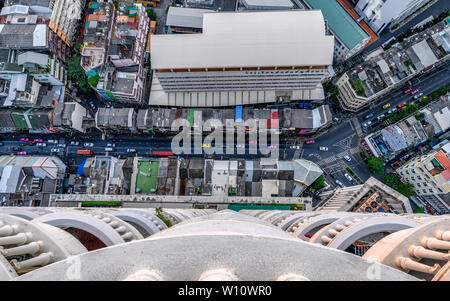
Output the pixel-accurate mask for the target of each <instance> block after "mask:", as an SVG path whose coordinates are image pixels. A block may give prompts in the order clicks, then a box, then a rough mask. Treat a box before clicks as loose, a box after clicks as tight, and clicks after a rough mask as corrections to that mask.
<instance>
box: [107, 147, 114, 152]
mask: <svg viewBox="0 0 450 301" xmlns="http://www.w3.org/2000/svg"><path fill="white" fill-rule="evenodd" d="M113 151H114V148H112V147H106V148H105V152H113Z"/></svg>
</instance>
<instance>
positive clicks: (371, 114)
mask: <svg viewBox="0 0 450 301" xmlns="http://www.w3.org/2000/svg"><path fill="white" fill-rule="evenodd" d="M372 117H373V113H370V114H369V115H367V116H366V117H364V119H369V118H372Z"/></svg>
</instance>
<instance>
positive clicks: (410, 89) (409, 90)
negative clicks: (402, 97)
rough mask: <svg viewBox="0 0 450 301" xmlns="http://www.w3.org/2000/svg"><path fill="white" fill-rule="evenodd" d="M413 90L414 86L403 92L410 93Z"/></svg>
mask: <svg viewBox="0 0 450 301" xmlns="http://www.w3.org/2000/svg"><path fill="white" fill-rule="evenodd" d="M411 91H412V88H409V89H406V90H405V91H404V92H403V93H404V94H408V93H410V92H411Z"/></svg>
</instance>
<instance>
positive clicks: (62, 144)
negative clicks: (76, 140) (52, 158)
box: [58, 143, 66, 148]
mask: <svg viewBox="0 0 450 301" xmlns="http://www.w3.org/2000/svg"><path fill="white" fill-rule="evenodd" d="M58 147H62V148H65V147H66V145H65V144H64V143H60V144H58Z"/></svg>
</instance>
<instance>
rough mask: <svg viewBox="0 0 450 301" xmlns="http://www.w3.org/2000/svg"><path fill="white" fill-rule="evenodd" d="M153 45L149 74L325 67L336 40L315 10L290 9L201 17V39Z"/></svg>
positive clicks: (158, 38)
mask: <svg viewBox="0 0 450 301" xmlns="http://www.w3.org/2000/svg"><path fill="white" fill-rule="evenodd" d="M269 25H270V26H269ZM151 43H152V68H153V69H168V68H189V67H190V68H213V67H246V66H247V67H251V66H253V67H255V66H260V67H264V66H267V67H270V66H328V65H331V64H332V61H333V45H334V38H333V37H332V36H326V33H325V22H324V19H323V16H322V13H321V12H320V11H319V10H314V11H300V10H292V11H264V12H261V11H258V12H238V13H234V12H233V13H231V12H230V13H228V12H227V13H205V14H204V16H203V33H202V34H191V35H152V40H151Z"/></svg>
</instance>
